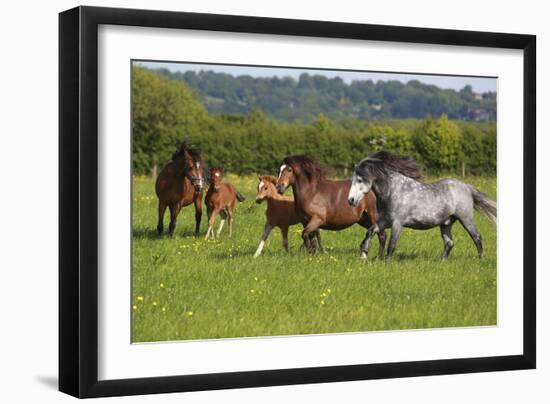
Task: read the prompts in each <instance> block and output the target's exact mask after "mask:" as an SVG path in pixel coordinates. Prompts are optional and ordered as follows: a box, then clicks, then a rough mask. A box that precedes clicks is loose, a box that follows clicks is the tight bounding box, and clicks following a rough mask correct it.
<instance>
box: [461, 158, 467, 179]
mask: <svg viewBox="0 0 550 404" xmlns="http://www.w3.org/2000/svg"><path fill="white" fill-rule="evenodd" d="M465 177H466V163H465V162H464V161H463V162H462V178H465Z"/></svg>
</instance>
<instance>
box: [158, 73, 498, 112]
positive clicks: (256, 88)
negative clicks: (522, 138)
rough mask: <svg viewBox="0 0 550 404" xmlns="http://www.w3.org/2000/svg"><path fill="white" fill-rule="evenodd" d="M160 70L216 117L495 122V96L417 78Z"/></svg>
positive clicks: (493, 93) (489, 93)
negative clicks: (253, 114) (258, 113)
mask: <svg viewBox="0 0 550 404" xmlns="http://www.w3.org/2000/svg"><path fill="white" fill-rule="evenodd" d="M155 72H156V73H157V74H159V75H161V76H163V77H166V78H168V79H171V80H179V81H183V82H185V83H186V84H187V85H188V86H189V87H191V88H192V89H194V90H195V91H196V92H197V95H198V96H199V98H200V100H201V102H202V103H203V104H204V106H205V108H206V109H207V110H208V112H209V113H211V114H246V113H249V112H250V111H251V110H253V109H255V108H260V109H261V110H263V111H264V112H265V113H266V114H267V115H268V116H271V117H273V118H276V119H279V120H283V121H287V122H295V121H301V122H311V121H313V120H314V119H315V118H316V117H317V116H318V115H319V114H320V113H323V114H324V115H326V116H327V117H329V118H330V119H331V120H335V121H341V120H347V119H359V120H368V119H389V118H424V117H425V116H427V115H432V116H440V115H441V114H447V115H448V116H449V118H450V119H459V120H466V121H495V120H496V93H495V92H488V93H483V94H479V93H475V92H474V91H473V90H472V87H470V86H465V87H464V88H463V89H462V90H460V91H455V90H450V89H441V88H439V87H437V86H434V85H428V84H424V83H421V82H419V81H416V80H412V81H409V82H408V83H406V84H403V83H401V82H399V81H378V82H376V83H375V82H373V81H371V80H368V81H353V82H352V83H350V84H347V83H345V82H344V81H343V80H342V79H341V78H339V77H336V78H327V77H325V76H321V75H310V74H307V73H304V74H302V75H301V76H300V77H299V79H298V80H296V79H294V78H292V77H285V78H278V77H271V78H256V77H252V76H238V77H235V76H232V75H229V74H225V73H215V72H212V71H201V72H199V73H195V72H192V71H188V72H185V73H181V72H171V71H169V70H167V69H158V70H155Z"/></svg>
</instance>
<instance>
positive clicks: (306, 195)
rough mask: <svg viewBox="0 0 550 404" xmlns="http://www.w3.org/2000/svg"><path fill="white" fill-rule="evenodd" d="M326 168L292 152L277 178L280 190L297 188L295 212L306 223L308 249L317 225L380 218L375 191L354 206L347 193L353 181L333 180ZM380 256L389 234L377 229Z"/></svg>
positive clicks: (365, 222)
mask: <svg viewBox="0 0 550 404" xmlns="http://www.w3.org/2000/svg"><path fill="white" fill-rule="evenodd" d="M326 175H327V169H326V168H325V167H324V166H323V165H322V164H320V163H318V162H316V161H314V160H312V159H311V158H309V157H307V156H303V155H302V156H289V157H286V158H285V159H284V160H283V165H281V167H280V170H279V178H278V179H277V191H278V192H279V193H280V194H283V193H284V192H285V190H286V189H287V188H288V187H289V186H290V187H292V190H293V192H294V206H295V209H296V213H297V214H298V216H299V217H300V219H301V220H303V221H304V223H306V225H305V226H304V230H303V232H302V238H303V240H304V243H305V244H306V247H307V249H308V251H310V252H314V251H315V248H314V246H312V243H311V240H310V235H311V233H312V232H315V231H317V230H318V229H320V228H321V229H326V230H343V229H345V228H347V227H349V226H351V225H353V224H355V223H358V224H359V225H361V226H363V227H364V228H367V229H368V228H370V227H371V225H373V224H376V222H377V221H378V212H377V209H376V196H375V195H374V193H373V192H371V193H368V194H367V195H366V197H365V198H363V199H362V200H361V202H360V203H358V204H357V205H355V206H350V204H349V203H348V200H347V195H348V193H349V189H350V187H351V181H349V180H344V181H330V180H328V179H327V178H326ZM378 238H379V241H380V249H379V256H380V257H383V256H384V245H385V243H386V234H385V233H384V232H379V233H378ZM366 240H367V237H366V236H365V239H364V240H363V241H362V242H361V246H360V253H361V257H362V258H367V255H368V254H367V253H368V251H367V250H365V249H364V245H365V242H366Z"/></svg>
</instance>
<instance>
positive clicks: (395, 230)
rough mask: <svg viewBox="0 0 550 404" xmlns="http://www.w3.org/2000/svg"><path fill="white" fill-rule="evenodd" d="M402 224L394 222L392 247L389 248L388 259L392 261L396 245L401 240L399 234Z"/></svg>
mask: <svg viewBox="0 0 550 404" xmlns="http://www.w3.org/2000/svg"><path fill="white" fill-rule="evenodd" d="M401 228H402V226H401V223H399V222H397V221H395V222H393V224H392V226H391V239H390V245H389V246H388V255H387V259H391V258H392V256H393V252H394V251H395V245H396V244H397V239H398V238H399V234H400V233H401Z"/></svg>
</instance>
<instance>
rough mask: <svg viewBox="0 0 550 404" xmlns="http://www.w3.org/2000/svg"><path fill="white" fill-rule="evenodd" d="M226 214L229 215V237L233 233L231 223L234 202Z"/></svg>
mask: <svg viewBox="0 0 550 404" xmlns="http://www.w3.org/2000/svg"><path fill="white" fill-rule="evenodd" d="M227 214H228V215H229V237H231V236H232V235H233V223H234V222H235V202H233V205H231V206H230V207H229V209H228V210H227Z"/></svg>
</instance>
